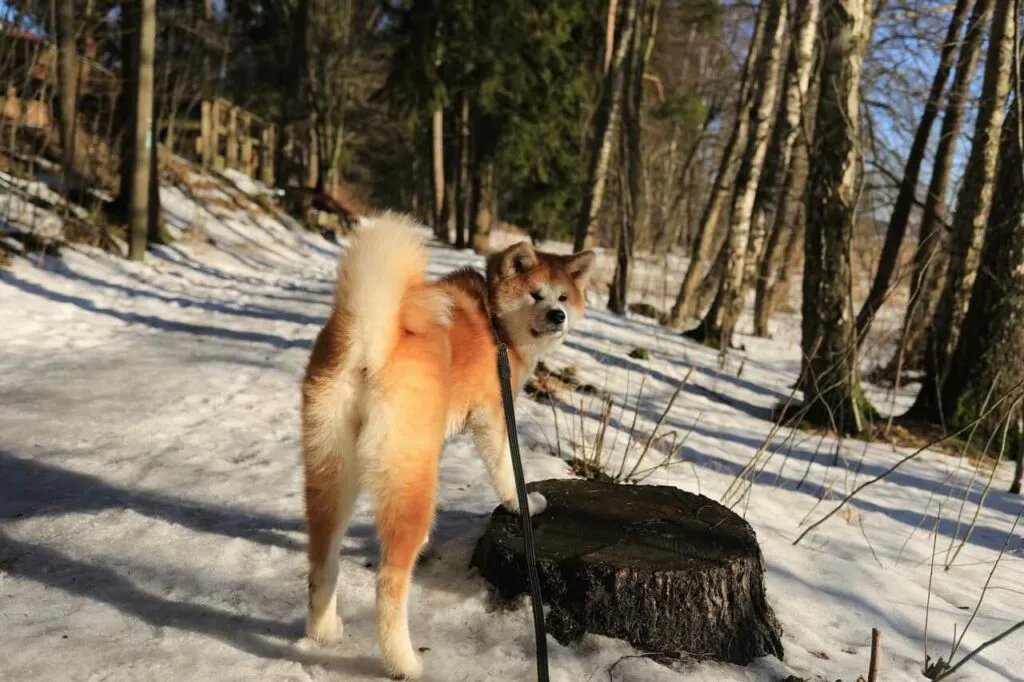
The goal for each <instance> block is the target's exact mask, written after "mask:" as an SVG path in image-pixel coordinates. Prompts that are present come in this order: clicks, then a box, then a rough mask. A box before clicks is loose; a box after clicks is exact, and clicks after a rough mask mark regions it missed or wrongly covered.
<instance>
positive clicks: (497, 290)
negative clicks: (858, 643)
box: [487, 242, 595, 353]
mask: <svg viewBox="0 0 1024 682" xmlns="http://www.w3.org/2000/svg"><path fill="white" fill-rule="evenodd" d="M594 259H595V256H594V252H593V251H581V252H580V253H576V254H573V255H571V256H562V255H558V254H553V253H545V252H543V251H536V250H535V249H534V248H533V246H532V245H531V244H530V243H529V242H522V243H519V244H514V245H512V246H510V247H508V248H507V249H505V250H504V251H501V252H499V253H496V254H493V255H492V256H490V257H489V258H488V259H487V288H488V294H489V298H490V304H491V309H492V312H493V313H494V315H495V316H496V317H497V318H498V321H499V322H500V323H501V325H502V327H503V328H504V329H505V331H506V332H507V333H508V335H509V337H510V339H511V342H512V344H513V345H514V346H516V347H518V348H525V347H530V346H533V347H535V348H537V350H538V351H539V352H540V353H543V352H546V351H547V350H550V349H551V348H553V347H554V346H556V345H558V344H559V343H561V341H562V340H563V339H564V338H565V335H566V334H567V333H568V332H569V330H570V329H571V328H572V326H573V325H574V324H575V323H576V322H577V321H578V320H579V319H580V318H582V317H583V312H584V309H585V306H586V302H585V299H584V292H585V291H586V288H587V282H588V280H589V278H590V271H591V268H592V267H593V265H594Z"/></svg>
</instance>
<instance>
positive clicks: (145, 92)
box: [126, 0, 156, 260]
mask: <svg viewBox="0 0 1024 682" xmlns="http://www.w3.org/2000/svg"><path fill="white" fill-rule="evenodd" d="M126 4H127V3H126ZM133 15H134V16H135V18H136V19H137V21H136V24H135V26H136V30H137V32H138V41H137V42H136V47H137V48H138V49H137V51H136V56H135V63H136V66H137V68H138V76H137V77H136V78H137V80H136V83H137V87H136V89H135V93H134V94H135V107H134V114H133V116H132V119H133V123H134V130H133V131H132V132H133V133H134V139H133V144H132V184H131V203H130V212H129V215H128V233H129V249H128V257H129V258H131V259H132V260H142V259H143V257H144V256H145V254H146V240H147V236H148V233H149V218H150V213H149V197H150V192H151V189H150V185H149V181H150V175H151V172H152V165H151V162H152V159H151V157H152V156H153V149H152V147H153V58H154V52H155V49H156V0H140V2H139V7H138V8H137V9H136V10H134V11H133Z"/></svg>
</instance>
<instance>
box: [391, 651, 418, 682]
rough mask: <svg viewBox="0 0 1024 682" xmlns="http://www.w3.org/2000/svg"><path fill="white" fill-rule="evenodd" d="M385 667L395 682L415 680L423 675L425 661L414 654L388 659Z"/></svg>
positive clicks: (409, 653)
mask: <svg viewBox="0 0 1024 682" xmlns="http://www.w3.org/2000/svg"><path fill="white" fill-rule="evenodd" d="M384 667H385V668H386V669H387V671H388V677H390V678H391V679H393V680H415V679H417V678H418V677H419V676H420V675H422V674H423V661H421V660H420V657H419V656H417V655H416V654H414V653H412V652H408V653H406V654H405V655H403V656H393V657H386V658H385V660H384Z"/></svg>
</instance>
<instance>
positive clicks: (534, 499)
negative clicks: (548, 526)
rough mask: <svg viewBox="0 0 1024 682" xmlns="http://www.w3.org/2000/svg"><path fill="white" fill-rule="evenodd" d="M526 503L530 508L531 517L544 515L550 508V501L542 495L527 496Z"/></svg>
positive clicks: (532, 494)
mask: <svg viewBox="0 0 1024 682" xmlns="http://www.w3.org/2000/svg"><path fill="white" fill-rule="evenodd" d="M526 503H527V504H528V505H529V507H530V516H536V515H537V514H543V513H544V510H545V509H547V508H548V500H547V498H546V497H544V496H543V495H541V494H540V493H530V494H529V495H527V496H526Z"/></svg>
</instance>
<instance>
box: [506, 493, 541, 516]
mask: <svg viewBox="0 0 1024 682" xmlns="http://www.w3.org/2000/svg"><path fill="white" fill-rule="evenodd" d="M526 503H527V504H528V505H529V507H530V516H536V515H537V514H543V513H544V510H545V509H547V508H548V501H547V498H545V497H544V496H543V495H541V494H540V493H527V495H526ZM504 507H505V509H507V510H508V511H510V512H512V513H513V514H518V513H519V498H518V497H513V498H512V499H511V500H509V501H507V502H505V503H504Z"/></svg>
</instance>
